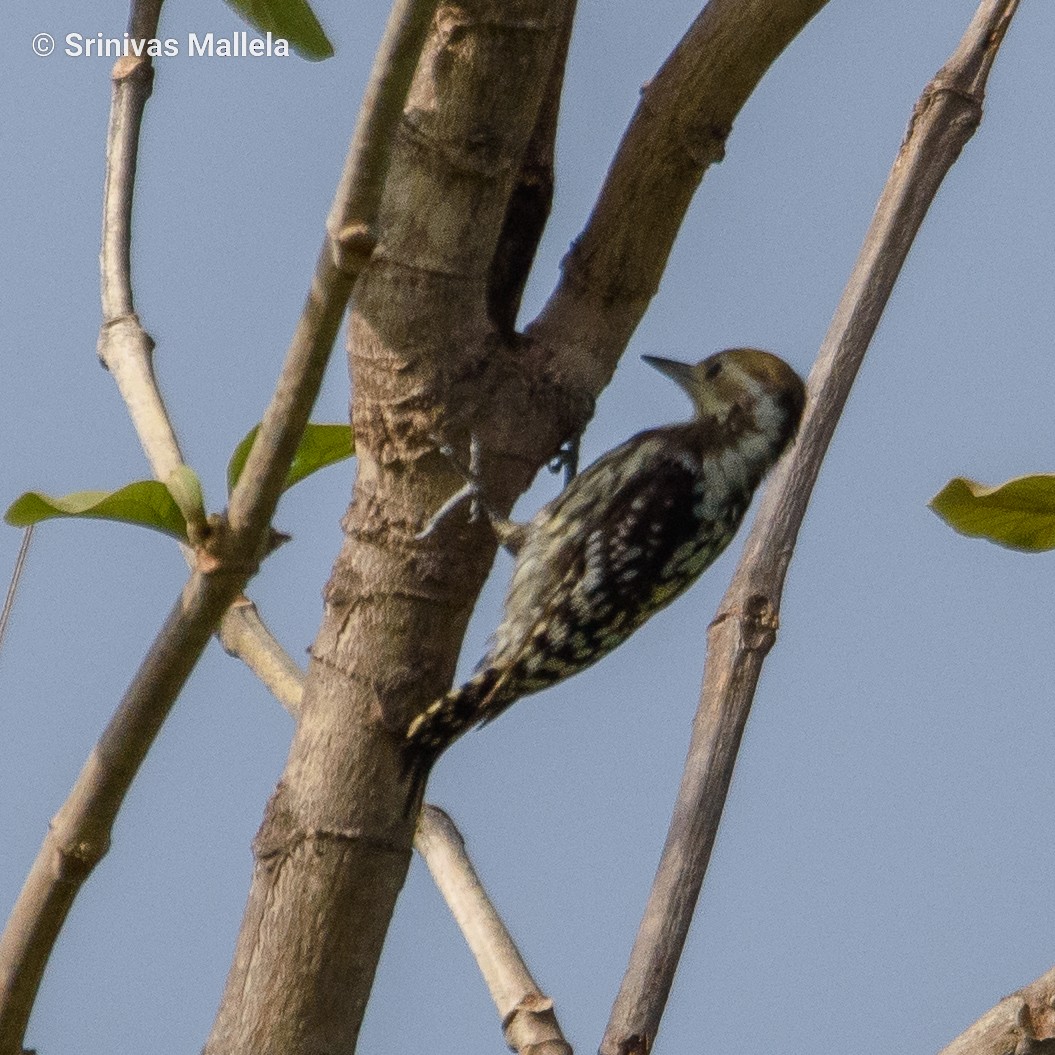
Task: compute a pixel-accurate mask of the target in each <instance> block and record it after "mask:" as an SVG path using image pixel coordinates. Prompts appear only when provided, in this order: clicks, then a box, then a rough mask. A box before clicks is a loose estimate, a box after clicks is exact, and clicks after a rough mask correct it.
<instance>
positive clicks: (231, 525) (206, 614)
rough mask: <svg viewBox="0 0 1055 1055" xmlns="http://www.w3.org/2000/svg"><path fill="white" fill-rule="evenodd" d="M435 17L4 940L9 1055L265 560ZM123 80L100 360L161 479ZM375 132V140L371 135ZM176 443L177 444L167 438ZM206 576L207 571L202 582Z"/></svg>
mask: <svg viewBox="0 0 1055 1055" xmlns="http://www.w3.org/2000/svg"><path fill="white" fill-rule="evenodd" d="M433 6H434V0H417V2H415V0H403V2H401V3H399V4H397V5H396V8H395V9H394V11H393V13H392V16H391V18H390V22H389V31H388V32H387V33H386V36H385V42H384V44H383V46H382V49H381V51H380V52H379V54H378V57H377V60H376V61H375V67H374V74H373V76H372V78H371V82H370V88H369V90H368V93H367V98H366V101H365V102H364V110H363V112H362V114H361V117H360V127H359V129H358V130H357V133H356V136H355V138H354V139H353V142H352V145H351V147H350V157H349V161H348V163H347V165H346V167H345V178H344V179H342V182H341V185H340V189H339V191H338V200H337V204H336V205H335V207H334V211H333V213H331V217H332V216H334V215H336V216H341V217H348V218H350V223H351V226H352V228H353V230H351V231H349V230H348V226H349V225H347V224H346V225H345V227H344V228H342V229H341V230H340V231H339V232H338V234H337V236H336V237H334V238H330V237H328V238H327V240H326V244H325V245H324V248H323V251H322V253H321V254H320V257H319V263H318V266H317V268H316V272H315V276H314V280H313V282H312V287H311V290H310V293H309V296H308V300H307V304H306V305H305V308H304V312H303V314H302V316H301V319H300V322H299V324H298V327H297V330H296V333H295V335H294V338H293V342H292V344H291V347H290V349H289V351H288V353H287V356H286V361H285V363H284V364H283V369H282V374H281V376H280V378H279V381H278V385H277V388H276V393H275V397H274V398H273V400H272V403H271V406H270V407H269V408H268V412H267V414H266V415H265V417H264V421H263V424H262V426H261V429H260V432H259V434H258V436H257V442H256V443H255V445H254V447H253V450H252V452H251V453H250V456H249V461H248V462H247V464H246V467H245V470H244V471H243V474H242V476H241V478H240V479H239V482H238V485H237V487H236V488H235V492H234V494H233V495H232V499H231V511H230V515H229V517H228V518H227V520H224V518H214V520H213V523H212V528H213V533H212V536H211V538H210V539H209V540H208V542H207V545H206V547H203V551H202V552H200V553H199V554H197V555H196V556H197V561H198V568H199V570H195V571H194V572H193V574H192V575H191V578H190V581H189V582H188V583H187V586H186V587H185V588H184V590H183V592H182V594H181V596H180V598H179V599H178V601H177V603H176V605H175V607H174V608H173V611H172V613H171V614H170V616H169V618H168V620H167V621H166V623H165V625H164V627H163V628H162V629H161V631H160V633H159V635H158V637H157V638H156V640H155V642H154V644H153V645H152V646H151V649H150V651H149V653H148V654H147V656H146V658H145V659H144V660H143V663H142V664H141V665H140V668H139V670H138V671H137V672H136V674H135V676H134V678H133V680H132V683H131V685H130V687H129V689H128V691H127V692H126V694H125V696H124V698H123V699H122V701H121V704H120V706H119V707H118V709H117V711H116V713H115V714H114V716H113V718H112V719H111V721H110V723H109V725H108V726H107V728H106V731H105V732H104V733H103V735H102V737H101V738H100V740H99V742H98V744H97V745H96V747H95V749H94V750H93V751H92V753H91V755H90V756H89V758H88V760H87V762H86V763H85V766H84V768H83V769H82V771H81V773H80V776H79V777H78V778H77V781H76V783H75V785H74V787H73V790H72V791H71V793H70V796H69V798H68V799H67V800H66V802H65V803H64V804H63V806H62V808H61V809H60V810H59V813H58V814H57V815H56V817H55V819H54V821H53V822H52V825H51V828H50V830H49V832H48V834H47V836H46V837H45V840H44V844H43V846H42V847H41V850H40V852H39V853H38V855H37V858H36V860H35V862H34V864H33V866H32V868H31V870H30V873H29V875H28V876H27V878H26V882H25V884H24V886H23V888H22V891H21V893H20V894H19V897H18V900H17V902H16V903H15V907H14V909H13V910H12V914H11V917H10V919H9V920H8V923H7V926H6V927H5V929H4V933H3V935H2V936H0V1055H17V1053H20V1052H21V1050H22V1047H21V1045H22V1039H23V1037H24V1035H25V1029H26V1024H27V1022H28V1019H29V1014H30V1011H31V1009H32V1006H33V1003H34V1001H35V999H36V993H37V990H38V988H39V986H40V981H41V978H42V976H43V972H44V969H45V967H46V965H47V961H48V958H49V957H50V954H51V950H52V948H53V947H54V943H55V941H56V939H57V938H58V935H59V932H60V930H61V928H62V924H63V922H64V921H65V918H66V915H67V914H68V912H69V910H70V908H71V906H72V904H73V900H74V898H75V896H76V894H77V892H78V891H79V889H80V887H81V885H82V884H83V882H84V881H85V879H86V878H87V877H88V875H89V874H90V873H91V871H92V869H93V868H94V866H95V865H96V864H97V863H98V861H99V860H100V859H101V858H102V856H103V855H104V854H105V853H106V851H107V849H108V846H109V841H110V832H111V830H112V827H113V823H114V820H115V818H116V816H117V812H118V810H119V809H120V806H121V803H122V801H123V800H124V796H125V794H126V793H127V791H128V788H129V786H130V784H131V781H132V780H133V778H134V777H135V774H136V772H137V771H138V768H139V766H140V764H141V763H142V761H143V758H144V757H145V756H146V753H147V751H148V750H149V748H150V746H151V744H152V743H153V741H154V738H155V736H156V735H157V733H158V731H159V730H160V728H161V725H162V723H163V722H164V720H165V718H166V717H167V716H168V713H169V711H170V709H171V707H172V705H173V703H174V702H175V700H176V697H177V696H178V694H179V692H180V690H181V689H182V687H183V685H184V683H185V681H186V679H187V677H188V676H189V675H190V672H191V670H192V669H193V668H194V666H195V664H196V663H197V661H198V658H199V657H200V655H201V653H202V651H203V650H204V648H205V646H206V644H207V643H208V640H209V637H210V636H211V634H212V632H213V630H214V628H215V627H216V625H217V623H218V622H219V620H220V618H221V616H222V615H223V613H224V612H225V611H226V610H227V608H228V606H229V605H230V604H231V602H232V601H234V600H235V598H236V597H238V596H239V594H240V593H241V591H242V589H243V588H244V586H245V584H246V582H247V580H248V579H249V577H250V576H251V575H252V574H253V573H254V572H255V571H256V567H257V565H258V562H259V560H260V558H261V556H262V555H263V550H264V547H265V545H266V542H267V539H268V534H269V525H270V521H271V517H272V515H273V513H274V509H275V505H276V503H277V501H278V497H279V494H280V493H281V487H282V482H283V481H284V479H285V476H286V473H287V471H288V469H289V465H290V462H291V461H292V458H293V454H294V452H295V450H296V447H297V444H298V443H299V440H300V435H301V432H302V431H303V427H304V424H305V423H306V422H307V417H308V413H309V412H310V409H311V406H312V404H313V403H314V400H315V396H316V394H317V392H318V388H319V384H320V382H321V379H322V375H323V370H324V368H325V364H326V360H327V358H328V356H329V353H330V350H331V348H332V346H333V341H334V337H335V336H336V332H337V329H338V327H339V325H340V321H341V318H342V316H343V314H344V309H345V307H346V305H347V302H348V297H349V293H350V291H351V289H352V286H353V285H354V283H355V280H356V278H357V277H358V274H359V270H360V269H361V267H362V265H363V264H364V263H365V261H366V260H367V259H368V258H369V251H368V249H369V247H370V246H372V241H370V240H369V239H367V243H366V244H364V238H363V235H362V232H363V231H364V230H366V231H369V228H370V226H371V225H372V223H373V218H374V213H375V210H376V207H377V201H378V199H379V196H380V187H381V186H383V183H384V176H385V172H386V169H387V164H388V157H389V147H390V143H391V139H392V132H393V130H394V127H395V123H396V122H397V121H398V118H399V115H400V113H401V111H402V103H403V99H404V98H405V96H406V91H407V87H408V85H409V81H410V77H411V74H412V71H413V68H414V65H415V62H416V56H417V54H418V52H419V51H420V48H421V37H422V36H423V34H424V29H422V28H420V24H421V22H422V21H424V23H425V24H426V25H427V23H428V20H429V18H428V17H426V16H423V15H422V14H421V12H422V11H423V10H427V11H428V12H429V16H431V11H432V8H433ZM159 9H160V0H134V6H133V10H132V16H131V20H130V27H131V29H132V31H133V32H134V33H135V34H136V35H140V36H148V37H152V36H156V27H157V14H158V11H159ZM408 12H416V15H411V14H408ZM151 19H152V20H153V21H152V22H151ZM393 27H395V29H393ZM123 64H124V65H123ZM114 77H115V87H114V113H113V114H112V117H111V128H110V137H109V149H110V150H111V151H112V154H111V156H110V158H109V164H110V167H111V169H112V170H113V175H112V176H108V180H107V190H106V204H105V214H104V223H105V224H106V225H107V226H106V227H105V229H104V237H103V252H102V261H103V262H102V272H103V310H104V320H105V321H104V330H105V331H107V334H106V336H105V338H104V339H103V340H101V353H102V354H104V356H111V355H115V354H117V353H115V352H113V348H114V347H115V346H116V345H117V344H119V343H120V342H124V341H128V342H129V344H130V345H132V346H134V350H133V354H132V355H129V356H127V358H128V360H129V361H132V360H137V362H138V365H136V366H134V367H132V368H131V369H132V370H134V371H135V373H136V378H135V379H134V380H133V381H132V382H130V383H129V384H128V385H127V388H128V394H126V399H130V400H131V402H130V410H131V412H132V416H133V419H134V420H135V422H136V428H137V430H140V435H141V437H150V439H149V442H148V441H147V440H146V439H145V440H144V446H145V447H147V454H148V457H150V459H151V464H152V465H153V466H154V469H155V472H157V473H158V474H159V475H162V474H165V473H166V469H167V468H168V466H169V465H171V466H172V467H174V466H175V465H178V464H180V463H181V461H182V456H181V455H180V453H179V448H178V444H176V442H175V436H174V434H172V430H171V426H170V425H169V423H168V419H167V415H165V414H164V407H163V406H160V405H159V404H158V403H157V402H155V401H153V400H151V399H149V398H148V399H147V400H145V402H144V403H142V404H140V403H139V402H138V400H140V399H141V398H142V397H143V395H144V393H146V394H147V395H149V393H150V392H151V391H152V392H155V393H156V391H157V388H156V385H155V384H154V382H153V374H152V370H151V367H150V362H149V347H148V345H150V344H151V342H150V339H149V337H147V336H146V334H145V332H144V331H143V330H142V327H140V326H139V324H138V320H136V319H135V315H134V311H133V310H132V299H131V284H130V281H128V278H127V276H128V271H127V252H128V250H127V241H126V239H127V236H128V233H129V227H128V225H129V222H130V209H131V181H132V180H133V178H134V174H135V148H136V143H137V141H138V129H139V118H140V116H141V113H142V106H143V104H144V103H145V101H146V98H147V96H148V95H149V79H148V73H147V72H146V71H145V69H144V67H143V66H142V65H141V64H140V63H139V61H138V60H136V62H134V63H127V62H126V60H124V59H122V60H119V62H118V63H117V66H116V67H115V71H114ZM130 86H132V87H130ZM130 97H131V98H130ZM364 126H367V127H368V129H369V134H366V133H364V131H363V128H364ZM349 173H351V174H352V178H349V175H348V174H349ZM118 184H120V185H118ZM111 225H113V226H111ZM122 260H123V262H122ZM338 264H340V266H338ZM122 269H123V270H122ZM122 358H124V357H122ZM104 361H107V362H108V364H109V360H106V359H104ZM119 383H121V382H119ZM122 393H123V394H124V393H125V387H122ZM159 398H160V397H159ZM133 403H134V404H135V405H134V406H133V405H132V404H133ZM166 431H167V432H168V433H169V438H166V437H165V436H164V435H163V434H164V433H165V432H166ZM206 567H207V568H208V569H209V570H208V571H207V572H206V571H203V570H200V569H201V568H206Z"/></svg>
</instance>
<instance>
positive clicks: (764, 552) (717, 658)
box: [600, 0, 1018, 1055]
mask: <svg viewBox="0 0 1055 1055" xmlns="http://www.w3.org/2000/svg"><path fill="white" fill-rule="evenodd" d="M1017 6H1018V0H983V2H982V4H981V6H980V7H979V8H978V11H977V12H976V14H975V16H974V19H973V20H972V22H971V24H970V26H969V27H968V29H967V32H966V34H965V35H964V38H963V40H962V41H961V42H960V45H959V47H958V48H957V50H956V52H955V53H954V54H953V56H952V57H951V58H950V60H949V61H948V62H947V63H946V64H945V66H943V67H942V69H941V70H939V71H938V73H937V75H936V76H935V77H934V79H933V80H932V81H931V83H930V84H929V85H928V86H927V88H926V89H925V90H924V92H923V94H922V96H921V97H920V100H919V102H918V103H917V105H916V108H915V111H914V113H913V116H912V121H911V124H910V126H909V130H908V133H907V134H906V137H905V141H904V143H903V144H902V146H901V149H900V151H899V153H898V156H897V159H896V160H895V162H894V166H893V169H892V171H891V174H890V176H889V178H888V180H887V184H886V186H885V187H884V189H883V193H882V195H881V197H880V199H879V203H878V205H877V206H876V212H875V216H874V217H873V220H872V225H871V227H870V228H869V231H868V234H867V235H866V237H865V242H864V245H863V247H862V249H861V252H860V254H859V256H858V259H857V263H856V264H855V266H854V270H853V272H852V274H851V276H850V279H849V282H848V283H847V286H846V289H845V291H844V293H843V297H842V300H841V301H840V303H839V306H838V308H837V309H836V312H835V316H834V318H833V319H832V323H831V326H830V328H829V330H828V333H827V335H826V337H825V340H824V343H823V345H822V346H821V350H820V353H819V355H818V357H817V362H816V364H815V365H814V368H813V371H812V373H811V375H810V382H809V400H808V402H807V410H806V415H805V417H804V419H803V424H802V428H801V431H800V433H799V439H798V442H797V443H796V444H795V446H794V448H793V449H792V451H791V452H790V454H789V455H788V456H787V458H786V459H785V460H784V461H783V462H782V463H781V465H780V466H778V468H777V470H776V472H775V473H774V474H773V478H772V480H771V482H770V484H769V486H768V488H767V490H766V493H765V497H764V498H763V500H762V503H761V506H760V508H759V512H758V516H757V518H756V520H755V524H754V528H753V530H752V531H751V534H750V536H749V538H748V540H747V544H746V546H745V549H744V554H743V557H742V559H741V561H740V565H739V567H738V569H737V572H736V574H735V576H734V578H733V581H732V583H731V585H730V587H729V590H728V592H727V593H726V595H725V597H724V598H723V600H722V603H721V605H720V606H719V611H718V615H717V616H716V618H715V620H714V622H713V623H712V624H711V628H710V631H709V634H708V649H707V661H706V668H705V672H704V681H703V688H702V692H701V698H700V707H699V710H698V711H697V715H696V719H695V723H694V728H693V735H692V742H691V744H690V747H689V756H688V760H687V762H686V766H685V771H684V773H683V775H682V782H681V788H680V789H679V792H678V800H677V803H676V805H675V808H674V815H673V818H672V820H671V825H670V830H669V832H668V834H667V841H666V845H665V846H664V849H663V856H662V859H661V861H660V864H659V869H658V871H657V874H656V878H655V881H654V883H653V887H652V891H651V894H650V896H649V901H648V905H647V908H646V910H645V915H644V918H643V919H642V922H641V926H640V929H639V931H638V934H637V939H636V941H635V943H634V948H633V951H632V953H631V956H630V962H629V964H628V966H627V970H626V975H625V976H624V978H623V984H622V987H621V989H620V992H619V995H618V997H617V998H616V1001H615V1004H614V1006H613V1008H612V1014H611V1018H610V1020H609V1023H608V1029H607V1031H606V1033H605V1037H604V1040H603V1042H602V1044H601V1049H600V1050H601V1052H602V1055H630V1053H638V1052H641V1053H644V1052H648V1051H649V1049H650V1048H651V1045H652V1042H653V1040H654V1039H655V1036H656V1031H657V1029H658V1027H659V1022H660V1018H661V1016H662V1013H663V1009H664V1006H665V1004H666V999H667V995H668V993H669V991H670V985H671V982H672V980H673V977H674V971H675V969H676V966H677V963H678V960H679V958H680V955H681V951H682V948H683V946H684V942H685V937H686V934H687V932H688V928H689V924H690V922H691V920H692V913H693V910H694V908H695V905H696V900H697V898H698V896H699V891H700V886H701V884H702V882H703V876H704V872H705V871H706V868H707V863H708V860H709V858H710V853H711V848H712V846H713V845H714V839H715V835H716V833H717V829H718V823H719V820H720V819H721V814H722V809H723V806H724V804H725V798H726V795H727V793H728V789H729V782H730V780H731V778H732V771H733V764H734V762H735V759H736V752H737V749H738V748H739V744H740V739H741V737H742V735H743V730H744V725H745V723H746V721H747V716H748V713H749V710H750V707H751V700H752V697H753V695H754V691H755V686H756V684H757V682H758V675H759V672H760V670H761V666H762V662H763V660H764V658H765V655H766V653H767V652H768V651H769V649H770V647H771V646H772V644H773V641H774V639H775V635H776V628H777V613H778V611H779V606H780V596H781V591H782V589H783V584H784V576H785V573H786V571H787V567H788V564H789V562H790V560H791V553H792V550H793V548H794V545H795V539H796V537H797V534H798V529H799V526H800V524H801V522H802V517H803V514H804V513H805V510H806V504H807V502H808V500H809V496H810V492H811V490H812V488H813V484H814V482H815V480H816V478H817V473H818V471H819V469H820V464H821V460H822V459H823V457H824V453H825V451H826V450H827V447H828V443H829V441H830V439H831V436H832V433H833V432H834V430H835V426H836V423H837V421H838V419H839V415H840V414H841V412H842V408H843V406H844V405H845V402H846V399H847V396H848V395H849V392H850V386H851V384H852V383H853V379H854V377H855V375H856V373H857V370H858V367H859V366H860V364H861V360H862V358H863V357H864V354H865V351H866V349H867V347H868V343H869V341H870V340H871V338H872V334H873V333H874V332H875V328H876V326H877V325H878V323H879V318H880V315H881V313H882V311H883V308H884V307H885V305H886V302H887V300H888V298H889V296H890V293H891V290H892V289H893V287H894V282H895V280H896V279H897V276H898V274H899V272H900V270H901V266H902V264H903V263H904V260H905V257H906V255H907V253H908V250H909V247H910V245H911V244H912V241H913V239H914V237H915V234H916V231H917V230H918V229H919V227H920V224H921V223H922V222H923V218H924V216H925V214H926V212H927V209H928V207H929V205H930V203H931V201H932V200H933V198H934V196H935V194H936V193H937V191H938V187H939V186H940V185H941V182H942V180H943V178H944V176H945V174H946V172H948V170H949V168H950V167H951V166H952V164H953V163H954V162H955V160H956V158H957V157H958V156H959V153H960V151H961V150H962V148H963V146H964V145H965V144H966V142H967V141H968V140H969V139H970V137H971V135H972V134H973V133H974V131H975V129H976V128H977V127H978V124H979V123H980V121H981V117H982V97H983V92H984V88H985V82H986V78H987V76H988V73H989V69H990V67H991V66H992V62H993V59H994V58H995V56H996V52H997V49H998V48H999V46H1000V43H1001V41H1002V40H1003V36H1004V33H1005V31H1006V29H1007V25H1008V23H1009V21H1010V19H1011V17H1012V15H1013V14H1014V12H1015V9H1016V7H1017Z"/></svg>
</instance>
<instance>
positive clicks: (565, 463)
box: [547, 435, 582, 487]
mask: <svg viewBox="0 0 1055 1055" xmlns="http://www.w3.org/2000/svg"><path fill="white" fill-rule="evenodd" d="M581 440H582V436H581V435H576V436H572V438H571V439H570V440H565V441H564V443H562V444H561V445H560V450H559V451H557V455H556V457H555V458H552V459H551V460H550V462H549V465H548V466H547V468H548V469H549V471H550V472H551V473H559V472H560V471H561V470H563V471H564V486H565V487H567V486H568V484H570V483H571V482H572V480H574V479H575V477H576V476H577V475H578V472H579V444H580V442H581Z"/></svg>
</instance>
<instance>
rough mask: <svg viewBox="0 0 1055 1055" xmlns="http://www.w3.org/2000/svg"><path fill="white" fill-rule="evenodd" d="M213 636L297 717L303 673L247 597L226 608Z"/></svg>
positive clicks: (302, 686)
mask: <svg viewBox="0 0 1055 1055" xmlns="http://www.w3.org/2000/svg"><path fill="white" fill-rule="evenodd" d="M216 636H217V637H219V639H220V644H221V645H223V647H224V650H225V651H226V652H227V654H228V655H231V656H235V657H237V658H238V659H240V660H242V662H243V663H245V665H246V666H247V667H248V668H249V669H250V670H251V671H252V672H253V673H254V674H255V675H256V676H257V677H258V678H259V679H260V680H261V681H262V682H263V683H264V684H265V685H266V686H267V687H268V688H269V689H270V690H271V692H272V693H273V694H274V695H275V697H276V699H277V700H278V702H279V703H281V704H282V706H283V707H285V708H286V710H287V711H288V712H289V714H290V715H291V717H293V718H297V717H299V715H300V699H301V696H302V695H303V691H304V671H303V670H301V668H300V667H298V666H297V664H296V663H294V662H293V659H292V657H291V656H290V654H289V653H288V652H287V651H286V650H285V649H284V648H283V647H282V645H280V644H279V642H278V641H276V640H275V638H274V636H273V635H272V633H271V631H270V630H268V628H267V627H266V626H265V625H264V622H263V620H262V619H261V618H260V613H259V612H258V611H257V609H256V605H255V604H253V602H252V601H250V600H249V598H248V597H239V598H238V599H237V600H236V601H235V602H234V603H233V604H232V605H231V607H230V608H228V609H227V611H226V612H225V613H224V617H223V619H222V620H220V628H219V630H218V631H217V635H216Z"/></svg>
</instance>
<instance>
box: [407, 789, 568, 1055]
mask: <svg viewBox="0 0 1055 1055" xmlns="http://www.w3.org/2000/svg"><path fill="white" fill-rule="evenodd" d="M414 847H415V849H416V850H417V851H418V853H420V854H421V856H422V857H423V858H424V859H425V864H426V865H428V869H429V871H430V872H431V873H432V878H433V879H434V880H435V881H436V886H437V887H438V888H439V890H440V893H441V894H442V895H443V897H444V899H445V900H446V902H447V905H448V906H449V907H450V910H451V914H452V915H453V916H454V918H455V920H456V921H457V923H458V926H459V927H460V928H461V931H462V934H463V935H464V937H465V940H466V942H468V945H469V948H470V949H471V950H472V953H473V956H475V957H476V962H477V964H478V965H479V967H480V973H481V974H482V975H483V978H484V981H485V982H486V983H487V988H488V990H489V991H490V993H491V998H492V999H493V1000H494V1002H495V1007H497V1008H498V1014H499V1015H500V1016H501V1019H502V1029H503V1031H504V1033H505V1039H506V1043H507V1044H508V1045H509V1047H510V1050H512V1051H516V1052H521V1053H530V1055H571V1047H570V1046H569V1044H568V1042H567V1041H566V1040H565V1039H564V1035H563V1034H562V1033H561V1030H560V1026H559V1025H558V1024H557V1016H556V1014H555V1013H554V1011H553V1001H552V1000H551V999H550V998H549V997H547V996H544V995H543V993H542V992H541V990H540V989H539V987H538V985H537V984H536V982H535V980H534V979H533V978H532V977H531V972H530V971H529V970H528V968H527V964H525V963H524V960H523V959H522V957H521V956H520V952H519V951H518V949H517V947H516V945H515V943H514V942H513V938H512V936H511V935H510V934H509V931H508V930H506V927H505V924H504V923H503V922H502V919H501V917H500V916H499V915H498V912H497V911H496V910H495V907H494V905H493V904H492V903H491V900H490V898H489V897H488V896H487V891H485V890H484V888H483V885H482V884H481V883H480V878H479V876H478V875H477V874H476V870H475V869H474V868H473V865H472V862H471V861H470V860H469V856H468V854H466V852H465V842H464V840H463V839H462V837H461V834H460V833H459V831H458V829H457V828H456V827H455V826H454V822H453V821H452V820H451V819H450V817H448V816H447V814H446V813H444V812H443V810H441V809H439V808H437V807H436V806H424V807H423V808H422V811H421V817H420V818H419V820H418V829H417V832H416V834H415V836H414Z"/></svg>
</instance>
